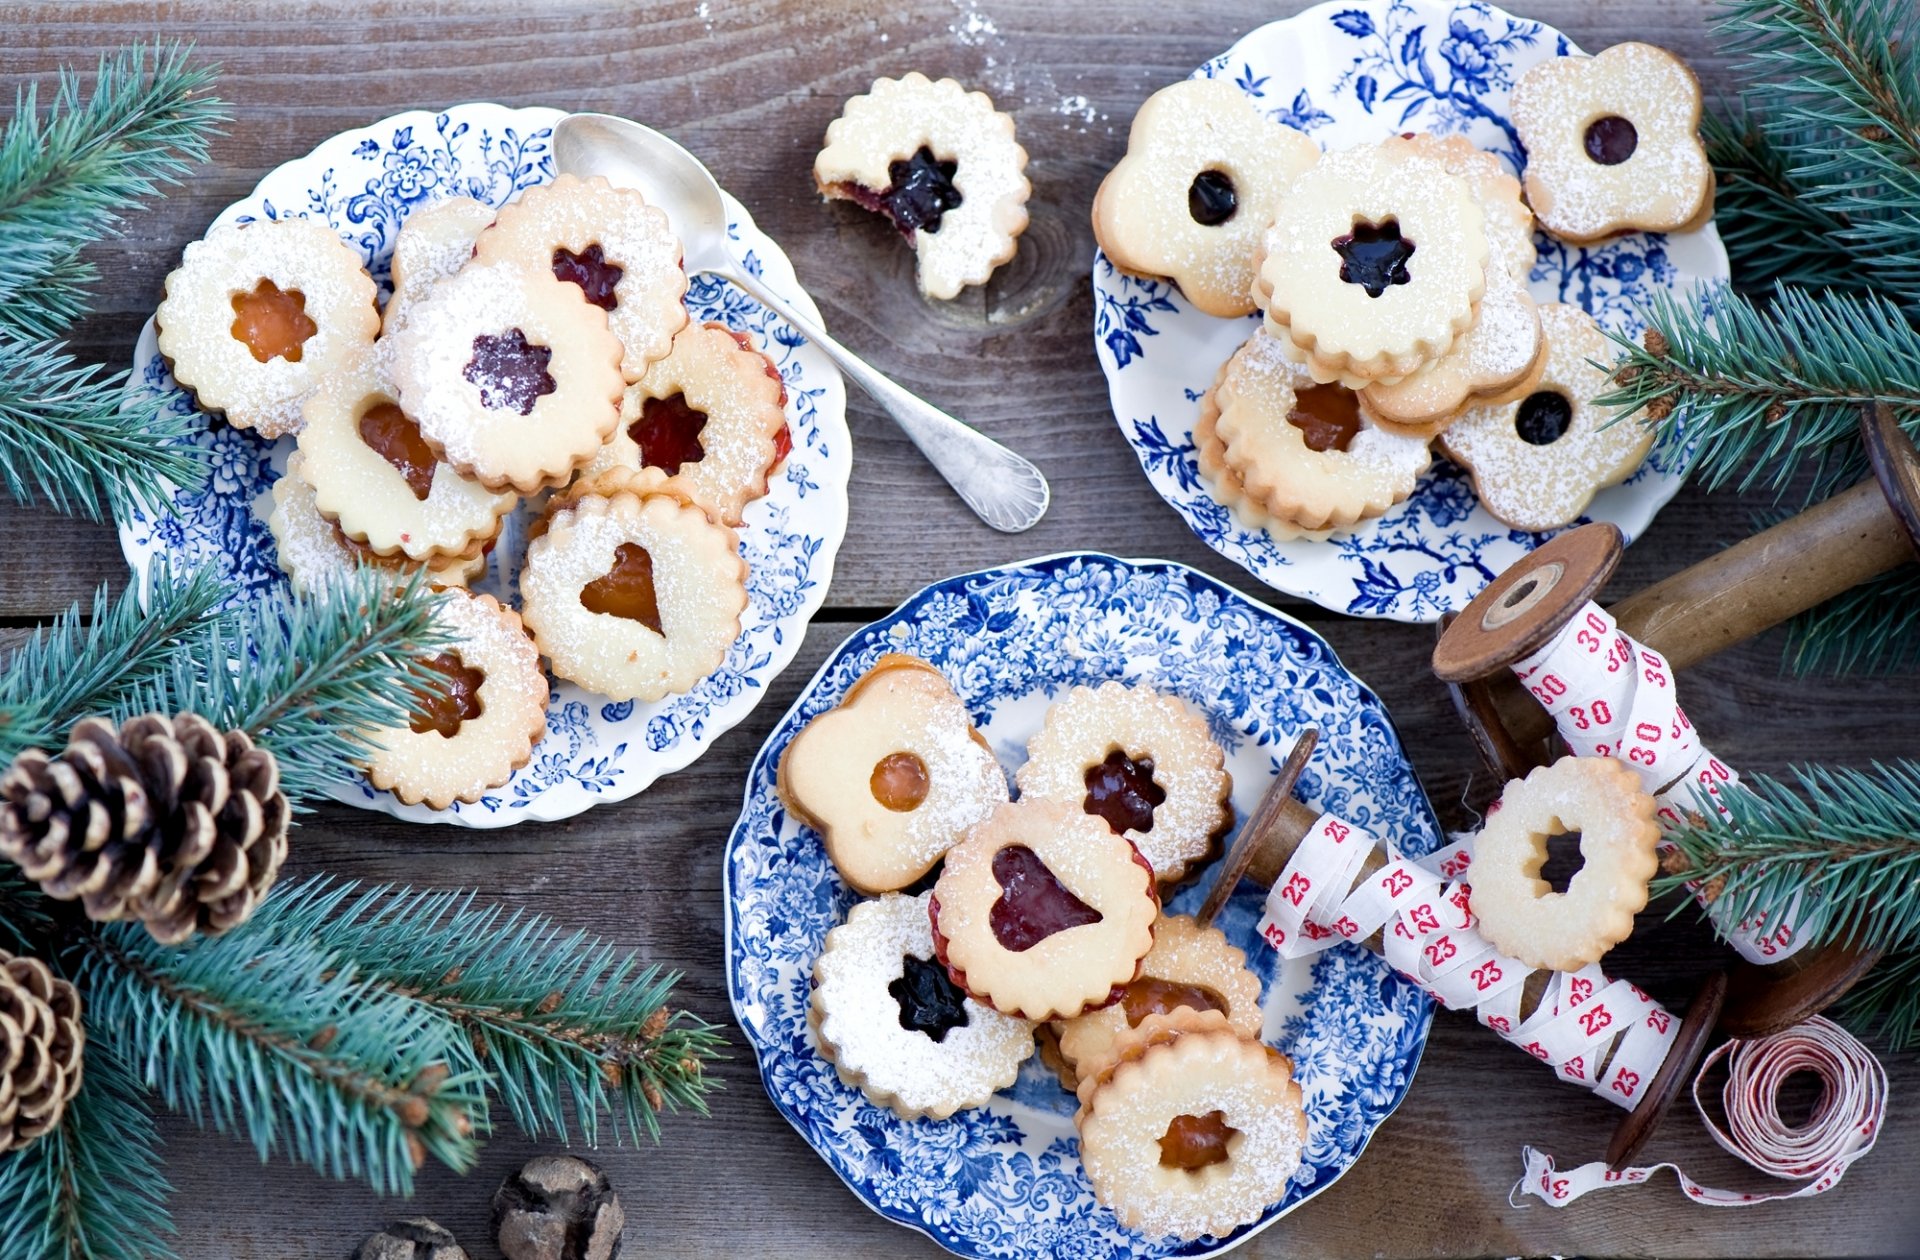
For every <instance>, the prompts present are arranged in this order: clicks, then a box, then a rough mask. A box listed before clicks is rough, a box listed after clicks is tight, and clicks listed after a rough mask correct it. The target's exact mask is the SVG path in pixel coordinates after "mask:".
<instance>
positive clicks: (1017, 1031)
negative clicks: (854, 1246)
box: [807, 893, 1034, 1120]
mask: <svg viewBox="0 0 1920 1260" xmlns="http://www.w3.org/2000/svg"><path fill="white" fill-rule="evenodd" d="M931 899H932V895H931V894H929V893H922V894H921V895H919V896H918V897H905V896H901V895H900V894H898V893H888V894H887V895H886V896H884V897H881V898H879V899H878V900H875V901H863V902H860V903H859V904H858V905H856V906H854V907H853V909H852V910H850V911H848V913H847V921H846V922H845V923H842V924H841V925H840V926H838V927H836V928H834V929H833V930H832V931H830V932H828V933H827V940H826V944H825V947H824V948H823V949H822V950H821V951H820V957H819V958H817V959H816V960H815V961H814V965H813V997H812V999H811V1001H810V1003H809V1005H808V1012H807V1015H808V1022H809V1024H810V1026H811V1027H812V1029H813V1033H814V1038H815V1040H816V1041H817V1042H818V1044H819V1047H820V1053H821V1055H822V1056H823V1057H825V1058H826V1059H827V1060H828V1061H830V1062H831V1063H832V1064H833V1066H834V1070H835V1071H836V1072H837V1073H838V1075H839V1077H840V1079H841V1080H842V1081H844V1082H846V1083H847V1084H848V1085H851V1086H852V1087H853V1088H855V1089H858V1090H860V1091H861V1092H862V1093H864V1094H865V1095H866V1096H867V1097H868V1098H869V1099H870V1100H872V1101H873V1102H874V1103H876V1104H878V1105H879V1106H882V1107H891V1108H892V1109H893V1111H894V1112H895V1113H896V1114H897V1115H899V1116H900V1117H901V1118H902V1119H906V1120H918V1119H920V1118H922V1117H926V1118H929V1119H934V1120H945V1119H946V1118H947V1117H949V1116H951V1115H952V1114H953V1113H954V1112H956V1111H960V1110H962V1109H964V1108H968V1107H978V1106H982V1105H984V1104H985V1103H986V1102H987V1101H988V1100H989V1099H990V1098H992V1097H993V1095H994V1094H995V1093H997V1092H998V1091H1000V1090H1002V1089H1005V1088H1006V1087H1007V1086H1009V1085H1011V1084H1013V1082H1014V1080H1015V1079H1016V1078H1017V1077H1018V1076H1019V1075H1020V1065H1021V1064H1022V1063H1024V1062H1025V1061H1026V1060H1027V1059H1028V1058H1029V1057H1031V1056H1032V1054H1033V1044H1034V1043H1033V1025H1032V1024H1031V1023H1029V1022H1027V1021H1026V1020H1024V1019H1017V1018H1015V1017H1013V1016H1011V1015H1003V1014H1001V1013H1000V1012H999V1011H996V1010H994V1009H993V1008H992V1007H991V1006H988V1005H986V1004H985V1003H983V1002H980V1001H978V1000H976V999H974V998H971V997H969V996H967V994H966V993H965V992H964V991H963V990H961V989H960V987H959V986H957V985H955V984H954V983H953V980H952V978H951V977H950V976H948V974H947V969H946V967H944V966H943V965H941V963H940V961H939V960H938V959H937V958H935V957H934V950H933V928H932V926H931V923H930V921H929V916H928V910H927V906H928V902H929V901H930V900H931Z"/></svg>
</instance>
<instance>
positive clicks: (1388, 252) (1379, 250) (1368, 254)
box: [1333, 219, 1414, 298]
mask: <svg viewBox="0 0 1920 1260" xmlns="http://www.w3.org/2000/svg"><path fill="white" fill-rule="evenodd" d="M1413 248H1414V246H1413V242H1412V241H1409V240H1405V239H1403V238H1402V237H1401V235H1400V221H1399V220H1398V219H1388V220H1387V221H1386V222H1385V223H1355V224H1354V225H1353V231H1351V232H1349V233H1348V234H1347V235H1345V236H1336V237H1334V238H1333V252H1334V253H1336V254H1338V255H1340V278H1341V279H1342V280H1344V281H1346V282H1347V283H1348V284H1357V285H1359V286H1360V287H1361V288H1363V289H1365V290H1366V291H1367V296H1368V297H1370V298H1377V297H1379V296H1380V295H1381V294H1382V293H1385V292H1386V291H1387V286H1389V285H1394V284H1406V283H1408V282H1409V281H1411V280H1412V279H1413V277H1412V276H1410V275H1408V274H1407V260H1408V259H1409V258H1412V257H1413Z"/></svg>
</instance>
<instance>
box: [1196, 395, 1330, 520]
mask: <svg viewBox="0 0 1920 1260" xmlns="http://www.w3.org/2000/svg"><path fill="white" fill-rule="evenodd" d="M1226 370H1227V365H1226V364H1224V363H1223V364H1221V365H1220V372H1221V374H1222V375H1224V374H1225V373H1226ZM1217 384H1218V380H1217V378H1216V386H1217ZM1219 419H1220V405H1219V403H1217V402H1216V401H1215V400H1214V391H1213V390H1211V389H1210V390H1208V391H1207V392H1206V393H1205V394H1204V395H1202V396H1201V398H1200V414H1199V415H1198V416H1196V417H1195V418H1194V421H1193V453H1194V462H1195V463H1196V464H1197V465H1199V468H1200V477H1201V480H1202V481H1203V482H1204V483H1205V484H1206V487H1207V491H1208V493H1209V494H1211V495H1212V496H1213V497H1214V500H1215V501H1216V502H1218V503H1219V504H1220V505H1221V506H1222V507H1224V508H1226V509H1227V510H1228V511H1229V512H1231V513H1232V514H1233V518H1234V520H1235V521H1236V522H1238V523H1239V524H1240V526H1241V527H1242V528H1243V529H1250V530H1252V531H1254V532H1255V533H1264V534H1266V535H1268V536H1269V537H1271V538H1272V539H1274V540H1275V541H1276V542H1297V541H1299V540H1301V539H1307V540H1310V541H1313V542H1325V541H1326V540H1327V539H1329V538H1331V537H1333V531H1332V530H1330V529H1302V528H1300V526H1298V525H1295V524H1294V523H1293V522H1292V521H1288V520H1282V519H1281V518H1280V517H1277V516H1274V515H1273V514H1272V513H1270V512H1268V511H1267V509H1266V508H1265V507H1264V506H1263V505H1262V504H1260V503H1257V502H1255V501H1254V499H1253V497H1252V496H1251V495H1249V494H1248V493H1247V483H1246V482H1244V481H1242V480H1240V474H1239V473H1237V472H1235V471H1233V469H1231V468H1229V467H1227V444H1226V443H1225V442H1222V441H1221V440H1220V434H1219V431H1218V429H1217V427H1216V426H1217V423H1218V421H1219Z"/></svg>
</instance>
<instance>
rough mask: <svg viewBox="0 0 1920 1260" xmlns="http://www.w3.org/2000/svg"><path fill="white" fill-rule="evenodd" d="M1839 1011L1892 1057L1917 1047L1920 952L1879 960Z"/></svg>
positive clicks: (1919, 1023)
mask: <svg viewBox="0 0 1920 1260" xmlns="http://www.w3.org/2000/svg"><path fill="white" fill-rule="evenodd" d="M1840 1012H1841V1017H1842V1018H1844V1019H1845V1020H1846V1021H1847V1022H1848V1023H1849V1024H1852V1025H1853V1026H1854V1027H1855V1028H1857V1029H1860V1030H1862V1031H1865V1032H1867V1033H1870V1034H1873V1035H1877V1036H1879V1037H1881V1038H1882V1039H1883V1040H1885V1041H1886V1043H1887V1049H1889V1050H1891V1051H1893V1052H1894V1053H1895V1054H1899V1053H1900V1052H1902V1051H1905V1050H1912V1049H1915V1048H1920V950H1914V951H1910V952H1908V953H1903V954H1889V955H1888V956H1887V957H1885V958H1882V959H1881V960H1880V961H1879V962H1878V963H1877V964H1875V966H1874V968H1873V970H1872V971H1869V972H1868V973H1867V978H1866V979H1865V980H1863V981H1861V982H1860V983H1859V984H1858V985H1856V986H1854V988H1853V989H1852V991H1851V992H1849V993H1848V994H1847V996H1846V999H1845V1000H1844V1001H1843V1002H1842V1004H1841V1008H1840Z"/></svg>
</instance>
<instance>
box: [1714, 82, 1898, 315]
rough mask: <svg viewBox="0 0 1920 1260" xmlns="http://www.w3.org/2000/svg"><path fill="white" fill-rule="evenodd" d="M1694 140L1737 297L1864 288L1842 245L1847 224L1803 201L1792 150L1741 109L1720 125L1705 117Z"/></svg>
mask: <svg viewBox="0 0 1920 1260" xmlns="http://www.w3.org/2000/svg"><path fill="white" fill-rule="evenodd" d="M1700 134H1701V138H1702V139H1703V140H1705V141H1706V145H1707V156H1708V157H1709V158H1710V159H1711V160H1712V162H1713V168H1714V174H1715V176H1716V177H1717V179H1718V181H1719V187H1718V189H1717V190H1716V191H1715V193H1714V224H1715V226H1716V227H1718V228H1719V230H1720V240H1721V243H1722V244H1724V245H1725V246H1726V247H1727V256H1728V258H1729V259H1730V260H1731V261H1732V263H1733V276H1734V282H1735V283H1736V284H1737V285H1739V286H1740V288H1741V289H1743V290H1753V289H1765V288H1769V287H1771V286H1772V285H1773V284H1775V283H1776V282H1778V283H1784V284H1792V285H1798V286H1801V287H1803V288H1809V289H1861V288H1866V287H1867V286H1868V277H1867V276H1865V275H1863V274H1862V273H1861V271H1860V270H1859V268H1858V266H1857V264H1856V260H1855V258H1854V254H1853V251H1852V249H1851V248H1850V247H1849V246H1848V245H1847V244H1846V243H1845V238H1844V233H1845V231H1846V229H1847V227H1848V223H1847V221H1846V219H1844V218H1843V217H1841V216H1840V215H1837V214H1834V213H1832V212H1831V211H1828V210H1826V209H1825V208H1823V207H1822V206H1821V205H1820V204H1819V203H1818V202H1816V201H1814V200H1813V199H1811V198H1809V197H1808V196H1807V190H1806V188H1805V187H1804V186H1803V185H1802V184H1801V182H1800V179H1799V176H1798V174H1797V173H1796V171H1795V169H1794V166H1793V153H1794V151H1795V150H1794V148H1793V147H1788V146H1783V145H1782V143H1780V141H1779V140H1778V139H1777V138H1776V136H1775V134H1774V133H1772V132H1769V131H1768V130H1767V129H1766V128H1764V127H1762V126H1761V125H1760V123H1759V121H1758V120H1757V118H1756V117H1755V115H1754V114H1753V113H1751V112H1750V111H1749V110H1748V108H1747V107H1746V106H1745V105H1744V104H1741V103H1735V104H1733V105H1732V106H1730V107H1729V108H1728V109H1727V112H1726V116H1725V117H1722V116H1721V115H1719V114H1715V113H1707V114H1706V115H1704V116H1703V117H1702V118H1701V120H1700ZM1799 139H1801V138H1799V137H1796V140H1799Z"/></svg>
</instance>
